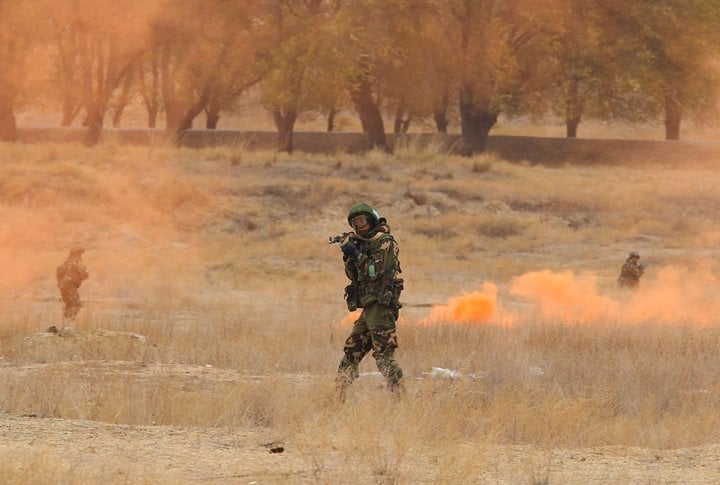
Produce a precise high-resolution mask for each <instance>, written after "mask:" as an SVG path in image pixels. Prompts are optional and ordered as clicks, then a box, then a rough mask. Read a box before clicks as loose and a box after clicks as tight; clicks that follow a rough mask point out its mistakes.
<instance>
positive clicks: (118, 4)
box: [47, 0, 157, 146]
mask: <svg viewBox="0 0 720 485" xmlns="http://www.w3.org/2000/svg"><path fill="white" fill-rule="evenodd" d="M154 6H157V4H154V3H153V2H144V3H143V4H139V3H138V2H135V1H133V0H65V1H64V2H51V3H49V4H48V7H47V8H48V9H49V10H48V14H49V16H50V18H51V20H52V22H51V25H52V28H53V29H54V32H53V33H54V38H55V39H56V42H57V45H56V47H57V52H58V56H59V58H60V64H61V66H62V70H63V71H62V73H63V74H62V80H63V83H64V84H66V86H65V88H64V89H65V95H66V112H65V115H64V121H67V115H68V114H69V113H70V111H69V109H70V107H71V106H72V105H71V104H70V103H69V102H68V100H72V94H73V93H75V92H77V91H76V86H79V92H80V93H81V100H82V106H83V108H84V110H85V116H86V117H85V125H86V126H87V127H88V130H87V132H86V134H85V137H84V139H83V141H84V143H85V144H87V145H90V146H92V145H96V144H97V143H99V142H100V139H101V136H102V128H103V123H104V118H105V114H106V112H107V110H108V107H109V105H110V103H111V100H112V99H113V96H114V95H115V94H116V91H117V89H118V87H119V86H120V84H121V82H122V80H123V79H124V78H126V77H127V76H129V73H130V71H131V69H132V67H133V65H134V64H135V63H136V62H137V61H138V59H139V58H140V56H141V55H142V54H143V52H144V51H145V50H146V49H147V39H148V25H149V22H148V21H149V18H151V17H152V16H153V15H155V10H154V8H153V7H154Z"/></svg>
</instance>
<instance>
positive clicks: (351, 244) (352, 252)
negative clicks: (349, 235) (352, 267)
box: [340, 240, 360, 259]
mask: <svg viewBox="0 0 720 485" xmlns="http://www.w3.org/2000/svg"><path fill="white" fill-rule="evenodd" d="M340 250H341V251H342V252H343V255H345V258H346V259H357V257H358V256H360V250H359V249H358V247H357V245H356V244H355V241H353V240H350V241H348V242H346V243H345V244H343V245H342V246H340Z"/></svg>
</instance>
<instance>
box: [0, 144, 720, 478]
mask: <svg viewBox="0 0 720 485" xmlns="http://www.w3.org/2000/svg"><path fill="white" fill-rule="evenodd" d="M640 156H641V155H640ZM0 158H1V159H3V160H4V163H3V165H2V169H1V170H2V174H1V175H0V180H1V181H2V182H1V185H0V220H2V221H3V222H2V230H1V231H0V238H2V240H0V244H2V246H3V247H4V248H5V249H4V251H3V254H2V256H0V257H2V261H0V263H1V265H2V267H3V268H4V271H3V272H2V275H1V278H0V287H1V288H2V294H3V295H4V297H3V299H2V301H0V308H1V309H2V311H1V313H2V315H3V317H2V322H0V411H1V412H3V413H11V414H12V415H29V416H36V417H54V418H62V419H78V420H85V421H95V422H104V423H113V424H117V425H133V426H136V427H137V428H133V429H134V430H135V431H133V433H134V432H137V433H141V434H142V433H144V432H145V431H143V430H145V429H146V428H143V427H144V426H154V427H153V428H152V429H154V430H156V431H152V432H151V433H156V432H158V431H157V430H158V429H160V428H162V427H165V426H175V427H177V428H172V429H173V430H174V431H173V432H175V433H179V432H181V431H180V430H183V429H189V428H191V427H197V429H208V430H217V433H219V434H221V433H228V434H227V435H223V436H240V435H241V434H242V433H243V430H267V431H268V432H269V433H271V434H272V436H273V439H274V440H279V441H280V442H281V443H283V444H284V445H285V446H287V447H289V449H292V450H294V451H293V453H291V454H290V455H289V456H288V458H287V459H288V460H297V461H292V463H293V465H292V467H295V468H294V471H293V470H290V469H288V471H287V473H288V475H287V476H285V478H286V479H287V478H290V479H292V478H293V477H295V479H297V480H305V479H307V480H312V479H320V480H323V479H327V480H335V479H338V478H339V477H343V476H347V475H348V474H353V475H357V476H360V477H364V479H367V480H371V481H372V480H374V481H376V482H384V483H387V482H397V481H408V482H412V481H415V482H417V481H423V480H425V481H437V480H439V481H465V482H467V481H481V480H482V479H481V478H480V477H485V479H488V478H487V477H488V476H491V475H492V473H495V472H497V470H495V471H493V470H494V469H492V468H491V469H488V463H491V462H493V463H494V461H493V460H495V458H492V457H493V456H494V455H493V453H495V452H491V451H488V450H491V449H493V450H496V451H497V448H495V447H498V446H501V447H504V446H509V447H531V448H532V449H536V450H543V453H544V454H543V455H542V456H545V457H546V459H547V460H550V458H548V457H549V456H551V455H553V454H554V453H556V452H557V453H559V452H560V451H559V450H562V449H580V448H591V447H602V446H623V447H644V448H649V449H655V450H670V449H674V448H684V447H696V446H705V445H710V444H713V443H717V442H718V439H719V438H720V437H719V436H718V429H720V426H718V424H719V423H718V421H720V416H719V415H718V412H717V410H718V409H719V406H718V404H719V399H720V383H719V382H718V375H719V374H718V372H717V370H718V367H720V350H719V349H720V345H719V344H720V342H719V341H718V339H720V332H718V326H717V325H718V322H717V315H718V312H717V310H718V309H717V305H716V302H717V301H720V300H719V299H718V294H720V281H718V278H717V276H716V275H717V274H718V273H717V271H718V260H717V252H716V247H717V243H718V241H719V240H720V232H719V231H718V230H717V227H718V225H719V223H720V221H719V220H718V214H717V211H716V210H714V208H715V207H717V205H718V203H720V189H718V186H717V184H716V183H715V180H716V178H717V171H716V170H714V169H701V168H695V169H687V168H686V169H683V168H673V169H669V168H663V167H651V168H645V169H628V168H624V167H617V166H606V165H594V166H591V167H582V166H573V167H564V168H546V167H540V166H534V167H530V166H525V165H523V164H510V163H507V162H504V161H502V160H499V159H497V158H494V157H492V156H487V155H486V156H480V157H472V158H462V157H453V156H448V155H443V154H439V153H437V152H433V151H414V150H412V149H406V150H405V151H399V152H398V153H396V154H395V155H394V156H391V155H388V154H385V153H384V152H382V151H375V152H372V153H370V154H368V155H366V156H364V157H356V156H350V155H343V156H333V157H324V156H308V155H286V154H282V155H278V154H275V153H270V152H243V151H238V150H230V149H220V148H216V149H206V150H188V149H171V148H167V147H145V148H138V147H119V146H115V145H112V144H103V145H102V146H100V147H97V148H95V149H87V148H84V147H81V146H61V145H33V146H26V145H15V144H4V145H0ZM558 188H561V189H562V190H559V189H558ZM361 199H362V200H364V199H367V200H369V201H370V202H371V203H373V204H375V205H376V206H377V207H378V208H379V210H380V212H381V213H382V214H383V215H384V216H386V217H387V218H388V219H389V221H390V224H391V226H392V227H393V233H394V234H395V235H396V237H397V240H398V241H399V244H400V247H401V261H402V265H403V268H404V271H405V272H404V277H405V279H406V282H407V285H406V292H405V294H404V295H403V301H404V302H405V305H406V306H405V308H404V309H403V313H402V320H401V321H400V324H399V338H400V350H399V352H398V355H397V357H398V360H399V362H400V363H401V365H402V366H403V368H404V370H405V372H406V374H407V379H406V383H407V391H408V392H407V396H406V397H405V398H404V399H402V400H400V401H394V400H392V399H391V398H390V396H389V395H388V394H387V393H386V391H385V390H384V389H383V388H382V383H381V380H380V379H378V378H377V377H376V376H375V375H374V374H373V372H374V371H375V367H374V364H373V362H372V359H371V358H368V360H366V361H365V362H363V365H362V368H361V371H362V372H363V376H362V377H361V379H360V380H359V382H358V383H357V385H355V386H354V387H353V388H352V391H353V392H352V393H351V395H350V397H349V402H348V403H347V404H344V405H343V404H339V403H337V402H336V401H335V399H334V386H333V377H334V372H335V369H336V367H337V364H338V362H339V360H340V357H341V348H342V343H343V340H344V338H345V337H346V334H347V333H348V331H349V328H350V327H349V324H348V319H347V318H346V316H347V314H346V311H345V310H344V303H343V302H342V295H341V294H342V288H343V287H344V285H345V282H344V275H343V274H342V271H341V267H340V256H339V250H338V249H337V247H335V246H330V245H328V244H327V242H326V240H327V239H326V238H327V236H328V235H331V234H335V233H337V232H341V231H343V230H345V229H346V222H345V220H344V219H345V217H344V216H345V212H346V210H347V208H348V207H349V206H350V205H351V204H352V203H353V202H355V201H357V200H361ZM77 242H80V243H82V244H84V245H85V246H86V248H87V252H86V254H85V257H84V259H85V261H86V264H87V265H88V267H89V270H90V274H91V277H90V279H89V280H88V281H87V282H86V283H85V284H84V285H83V286H82V287H81V296H82V298H83V300H84V301H85V307H84V308H83V310H82V311H81V313H80V315H79V317H78V319H77V321H76V322H74V323H73V324H72V327H73V328H72V329H71V330H68V331H67V332H66V333H64V334H63V336H57V335H54V334H49V333H47V332H45V330H46V328H47V327H48V326H49V325H51V324H53V325H58V326H62V322H61V320H60V313H61V311H60V310H61V308H60V302H59V297H58V292H57V289H56V288H55V282H54V280H53V275H54V269H55V267H56V266H57V265H58V264H59V263H60V262H61V261H62V259H63V258H64V256H65V254H66V251H67V248H68V247H69V246H70V245H71V244H73V243H77ZM631 250H638V251H640V252H641V254H642V256H643V259H645V260H646V261H648V262H649V263H650V265H649V268H648V272H647V274H646V275H645V276H644V277H643V279H642V282H641V290H640V292H638V293H634V294H627V293H621V292H618V290H617V289H616V288H615V278H616V277H617V274H618V271H619V268H620V266H621V265H622V262H623V261H624V259H625V257H626V255H627V253H628V252H629V251H631ZM538 278H540V279H538ZM538 281H539V282H540V284H539V285H536V286H534V285H533V282H536V283H537V282H538ZM483 283H492V284H493V285H494V286H495V288H496V293H494V294H493V293H492V292H491V291H489V289H488V288H489V287H488V286H485V285H483ZM540 289H545V290H546V292H545V293H542V292H540ZM468 294H470V295H472V294H476V295H477V297H478V298H480V300H478V301H481V302H485V303H486V304H487V305H486V306H485V307H483V308H485V309H489V310H488V311H485V312H484V313H482V312H480V313H477V314H474V316H471V317H468V318H465V319H464V320H463V319H457V318H454V317H453V316H452V312H447V311H444V312H440V314H441V317H440V318H435V319H430V318H429V316H430V313H431V311H433V310H434V309H437V308H440V309H443V308H444V307H448V306H452V302H453V301H454V300H453V299H455V298H458V297H462V296H463V295H465V296H467V295H468ZM472 301H476V300H472V299H471V300H469V302H472ZM436 315H437V314H436ZM433 368H442V369H446V370H449V371H453V372H455V373H457V375H456V376H455V377H454V378H453V377H452V376H449V375H448V373H446V372H443V371H438V370H434V369H433ZM47 422H53V423H55V421H49V420H48V421H47ZM58 425H59V424H58ZM155 427H160V428H155ZM123 429H124V428H123ZM148 429H149V428H148ZM163 429H164V428H163ZM167 429H170V428H167ZM193 429H196V428H193ZM223 430H227V431H223ZM147 432H150V431H147ZM198 432H199V431H198ZM213 432H214V431H213ZM96 436H99V435H96ZM224 439H229V438H227V437H226V438H224ZM96 446H99V445H96ZM2 450H3V449H2V448H0V462H3V461H2V460H5V461H4V462H5V463H13V464H14V465H13V467H14V466H15V465H17V463H21V464H24V465H23V466H25V467H26V468H25V470H28V469H35V470H36V471H37V473H38V475H35V476H37V477H41V476H44V475H43V473H45V472H44V471H43V470H45V469H46V465H45V464H43V463H39V462H38V461H37V459H36V458H34V457H33V456H30V455H27V454H24V452H22V451H21V450H17V449H15V450H12V449H7V450H4V451H2ZM657 453H661V452H660V451H658V452H657ZM68 456H70V455H68ZM658 456H659V455H658ZM103 459H107V460H111V461H102V460H103ZM658 459H659V458H656V459H655V460H658ZM92 460H93V461H92V462H91V461H85V460H83V461H82V463H78V464H77V465H78V466H80V465H82V466H81V467H80V468H77V467H75V466H71V465H72V464H70V465H67V466H65V465H66V464H65V462H62V461H61V464H63V465H62V467H61V468H57V469H56V473H65V475H63V476H64V477H65V479H66V480H67V481H70V482H72V481H81V480H82V478H81V477H80V475H77V476H76V475H74V474H73V473H75V472H72V470H87V472H85V473H87V474H89V475H87V474H86V475H83V476H85V477H88V476H91V477H92V476H98V477H101V478H98V480H110V481H118V480H119V481H122V480H123V479H124V478H123V477H119V476H116V475H115V476H113V477H108V476H107V473H108V472H106V471H105V467H110V466H111V465H110V464H111V463H114V462H113V461H112V460H116V458H107V457H106V458H102V457H101V456H100V455H97V456H95V457H94V458H93V459H92ZM501 461H502V460H501ZM90 463H94V464H99V465H97V466H98V467H99V468H97V467H93V466H91V465H90ZM543 463H545V462H542V461H541V462H537V461H534V459H533V460H530V459H528V461H527V462H524V463H520V464H519V465H518V467H516V469H517V470H519V471H516V473H519V474H520V475H515V476H516V477H517V476H521V477H524V478H523V479H524V480H527V481H533V482H534V483H547V480H548V472H547V469H548V467H549V465H547V464H546V463H545V464H543ZM113 466H114V465H113ZM138 467H139V465H137V466H135V467H134V466H130V465H128V466H127V467H126V466H123V469H124V470H126V472H127V473H128V474H130V475H129V476H132V477H135V478H133V479H132V480H136V479H137V480H142V479H147V480H150V481H153V480H154V476H153V475H152V474H150V475H145V474H143V470H142V469H139V468H138ZM292 467H291V468H292ZM2 468H3V470H4V471H3V472H2V473H5V474H6V476H5V479H7V480H9V481H17V480H21V479H22V478H23V477H25V479H27V477H28V476H29V475H28V474H27V473H28V472H27V471H22V470H19V471H18V470H17V468H11V467H9V466H8V467H2ZM13 470H15V471H13ZM63 470H65V471H63ZM77 473H80V472H77ZM488 473H490V474H491V475H487V474H488ZM606 473H609V472H607V471H606ZM613 476H616V475H613ZM298 477H300V478H298ZM303 477H304V478H303ZM313 477H314V478H313Z"/></svg>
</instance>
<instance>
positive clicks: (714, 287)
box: [419, 263, 720, 326]
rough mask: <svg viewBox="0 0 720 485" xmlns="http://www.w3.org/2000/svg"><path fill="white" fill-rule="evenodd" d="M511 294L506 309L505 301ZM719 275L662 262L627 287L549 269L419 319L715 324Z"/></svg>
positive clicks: (488, 286)
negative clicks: (502, 291) (503, 290)
mask: <svg viewBox="0 0 720 485" xmlns="http://www.w3.org/2000/svg"><path fill="white" fill-rule="evenodd" d="M503 298H507V299H508V304H507V305H505V306H506V307H507V308H511V307H512V308H513V309H512V310H507V309H505V310H503V305H502V304H501V301H502V300H503ZM511 302H512V303H511ZM718 315H720V279H718V277H717V276H716V274H715V273H714V271H713V268H712V265H711V264H710V263H702V264H698V265H696V266H694V267H681V266H664V267H660V268H657V269H656V270H655V271H654V272H653V273H652V274H650V275H646V276H644V277H643V278H642V279H641V283H640V286H639V288H637V289H635V290H626V289H621V288H618V287H617V286H616V285H615V284H614V281H613V282H612V283H611V284H602V285H601V284H600V278H599V277H598V275H596V274H595V273H593V272H583V273H581V274H575V273H574V272H572V271H559V272H555V271H552V270H549V269H545V270H542V271H532V272H528V273H525V274H523V275H521V276H518V277H516V278H514V279H513V280H512V281H511V282H510V285H509V289H508V292H507V295H499V294H498V288H497V286H496V285H495V284H493V283H487V282H486V283H484V284H483V286H482V289H481V290H479V291H474V292H469V293H464V294H462V295H459V296H456V297H452V298H450V299H449V301H448V303H447V304H444V305H436V306H435V307H433V308H432V309H431V311H430V314H429V315H428V316H427V317H426V318H424V319H422V320H421V321H420V322H419V323H420V324H424V325H435V324H473V325H486V324H494V325H500V326H509V325H511V324H517V323H523V322H525V323H531V322H537V321H552V322H556V323H563V324H603V325H604V324H613V323H615V324H623V325H633V324H643V323H661V324H668V325H688V326H712V325H716V324H718V323H720V317H718Z"/></svg>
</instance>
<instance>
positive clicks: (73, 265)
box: [55, 247, 89, 318]
mask: <svg viewBox="0 0 720 485" xmlns="http://www.w3.org/2000/svg"><path fill="white" fill-rule="evenodd" d="M84 252H85V250H84V249H83V248H81V247H73V248H72V249H70V253H69V255H68V257H67V259H66V260H65V261H64V262H63V264H61V265H60V266H59V267H58V269H57V271H56V272H55V276H56V277H57V285H58V288H59V289H60V295H61V296H62V300H63V303H64V304H65V307H64V308H63V315H64V316H65V318H74V317H75V315H77V313H78V312H79V311H80V307H81V306H82V303H80V295H79V294H78V288H80V285H81V284H82V282H83V281H85V280H86V279H87V278H88V276H89V274H88V271H87V268H86V267H85V265H84V264H83V263H82V261H81V260H80V258H81V257H82V253H84Z"/></svg>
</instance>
